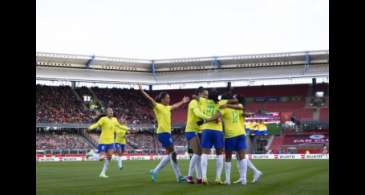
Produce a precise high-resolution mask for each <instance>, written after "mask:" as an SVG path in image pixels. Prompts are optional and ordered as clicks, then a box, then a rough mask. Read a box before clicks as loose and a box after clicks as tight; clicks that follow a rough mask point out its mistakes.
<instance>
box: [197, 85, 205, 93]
mask: <svg viewBox="0 0 365 195" xmlns="http://www.w3.org/2000/svg"><path fill="white" fill-rule="evenodd" d="M204 90H205V89H204V87H202V86H200V87H199V88H198V89H197V90H196V92H195V94H196V95H198V94H199V93H203V91H204Z"/></svg>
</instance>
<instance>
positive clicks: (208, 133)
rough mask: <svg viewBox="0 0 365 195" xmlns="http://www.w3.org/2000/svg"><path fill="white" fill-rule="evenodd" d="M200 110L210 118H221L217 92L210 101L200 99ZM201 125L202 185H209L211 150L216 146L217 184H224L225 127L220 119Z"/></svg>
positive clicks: (212, 94) (210, 94)
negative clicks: (208, 173)
mask: <svg viewBox="0 0 365 195" xmlns="http://www.w3.org/2000/svg"><path fill="white" fill-rule="evenodd" d="M199 104H200V109H201V110H202V112H203V113H204V114H205V115H207V116H208V117H211V118H212V117H214V116H217V115H218V116H219V105H218V93H217V91H215V90H211V91H210V92H209V99H207V98H204V97H201V98H200V99H199ZM204 122H205V123H203V124H202V125H201V129H202V130H203V131H202V140H201V147H202V155H201V169H202V177H203V178H202V183H203V184H208V179H207V167H208V155H209V154H210V150H211V148H212V147H213V146H214V148H215V151H216V155H217V157H216V179H215V183H217V184H224V183H223V182H222V180H221V174H222V169H223V158H224V156H223V149H224V140H223V139H224V138H223V127H222V122H221V120H220V118H218V120H214V121H204Z"/></svg>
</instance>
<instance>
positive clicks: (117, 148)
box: [114, 143, 124, 152]
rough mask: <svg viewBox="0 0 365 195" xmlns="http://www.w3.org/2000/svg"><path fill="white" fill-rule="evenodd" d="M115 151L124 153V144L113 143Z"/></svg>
mask: <svg viewBox="0 0 365 195" xmlns="http://www.w3.org/2000/svg"><path fill="white" fill-rule="evenodd" d="M114 147H115V151H117V152H124V144H120V143H115V144H114Z"/></svg>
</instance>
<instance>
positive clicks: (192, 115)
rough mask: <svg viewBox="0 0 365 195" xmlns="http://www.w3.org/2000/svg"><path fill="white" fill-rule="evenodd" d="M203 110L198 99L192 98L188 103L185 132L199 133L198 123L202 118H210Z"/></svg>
mask: <svg viewBox="0 0 365 195" xmlns="http://www.w3.org/2000/svg"><path fill="white" fill-rule="evenodd" d="M208 118H209V117H208V116H206V115H205V114H204V113H203V112H201V110H200V107H199V102H198V100H191V101H190V103H189V105H188V113H187V121H186V127H185V132H197V133H199V131H200V127H199V125H197V124H196V123H197V122H198V121H199V120H201V119H208Z"/></svg>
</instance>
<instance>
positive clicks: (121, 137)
mask: <svg viewBox="0 0 365 195" xmlns="http://www.w3.org/2000/svg"><path fill="white" fill-rule="evenodd" d="M120 123H122V124H123V125H122V124H118V125H117V126H116V130H115V152H116V154H117V161H118V167H119V169H120V170H122V169H123V160H122V156H123V153H124V147H125V144H126V134H127V131H128V127H127V125H126V121H125V120H124V119H120Z"/></svg>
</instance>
